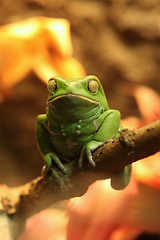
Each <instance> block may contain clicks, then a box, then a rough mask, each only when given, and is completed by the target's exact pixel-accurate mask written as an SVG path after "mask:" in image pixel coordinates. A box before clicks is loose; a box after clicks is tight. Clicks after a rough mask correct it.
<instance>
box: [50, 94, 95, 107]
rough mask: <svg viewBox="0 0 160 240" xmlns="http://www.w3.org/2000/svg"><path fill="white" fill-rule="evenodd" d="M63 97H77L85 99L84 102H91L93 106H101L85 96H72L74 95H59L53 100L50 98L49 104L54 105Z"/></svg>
mask: <svg viewBox="0 0 160 240" xmlns="http://www.w3.org/2000/svg"><path fill="white" fill-rule="evenodd" d="M63 97H77V98H81V99H83V100H86V101H88V102H91V103H93V104H95V105H99V102H98V101H96V100H93V99H91V98H88V97H84V96H82V95H78V94H77V95H76V94H72V93H69V94H62V95H59V96H57V97H54V98H51V99H49V98H48V100H47V102H48V103H53V102H54V101H56V100H58V99H60V98H63Z"/></svg>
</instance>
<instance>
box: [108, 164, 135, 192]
mask: <svg viewBox="0 0 160 240" xmlns="http://www.w3.org/2000/svg"><path fill="white" fill-rule="evenodd" d="M131 168H132V167H131V165H128V166H126V167H125V168H123V169H121V170H119V171H117V172H115V173H112V175H111V186H112V187H113V188H114V189H116V190H121V189H124V188H125V187H126V186H127V185H128V184H129V181H130V177H131Z"/></svg>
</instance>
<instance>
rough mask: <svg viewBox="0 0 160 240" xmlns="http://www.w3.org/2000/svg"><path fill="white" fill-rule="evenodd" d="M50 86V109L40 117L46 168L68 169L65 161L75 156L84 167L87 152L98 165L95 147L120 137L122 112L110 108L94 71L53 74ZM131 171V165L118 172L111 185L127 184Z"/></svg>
mask: <svg viewBox="0 0 160 240" xmlns="http://www.w3.org/2000/svg"><path fill="white" fill-rule="evenodd" d="M52 83H53V86H54V87H52ZM55 83H56V84H55ZM52 88H53V89H52ZM48 89H49V92H50V94H49V97H48V100H47V112H46V114H41V115H39V116H38V117H37V142H38V145H39V149H40V151H41V153H42V155H43V158H44V161H45V164H46V167H45V172H47V171H48V170H49V169H52V168H53V167H54V164H56V165H57V166H58V168H59V169H60V170H61V171H62V172H63V173H65V172H66V170H65V162H70V161H72V160H75V159H77V160H78V162H79V167H81V166H82V163H83V159H84V156H85V155H86V156H87V159H88V161H89V163H90V164H91V165H92V166H93V167H95V162H94V161H93V159H92V151H93V150H95V149H96V148H98V147H99V146H101V145H102V144H104V143H105V142H107V141H109V140H111V139H113V138H117V137H119V129H120V128H121V125H120V112H119V111H117V110H112V109H109V107H108V103H107V100H106V97H105V93H104V91H103V88H102V85H101V83H100V81H99V79H98V78H97V77H96V76H93V75H89V76H86V77H84V78H81V79H64V78H62V77H54V78H51V79H50V80H49V82H48ZM130 173H131V167H130V166H127V167H125V168H124V169H122V170H120V171H118V172H116V173H115V174H113V175H112V176H111V185H112V186H113V187H114V188H116V189H122V188H124V187H125V186H126V185H127V184H128V182H129V179H130Z"/></svg>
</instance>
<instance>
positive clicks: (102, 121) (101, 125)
mask: <svg viewBox="0 0 160 240" xmlns="http://www.w3.org/2000/svg"><path fill="white" fill-rule="evenodd" d="M93 125H95V126H96V128H97V132H96V133H95V136H94V138H93V140H92V141H90V142H88V143H86V144H85V145H84V146H83V148H82V151H81V155H80V158H79V166H80V167H81V166H82V161H83V158H84V154H85V153H86V156H87V158H88V161H89V162H90V163H91V165H92V166H93V167H95V162H94V161H93V159H92V152H93V151H94V150H95V149H97V148H98V147H100V146H101V145H103V144H104V143H105V142H107V141H109V140H110V139H112V138H114V137H115V136H116V134H117V132H118V129H119V127H120V112H119V111H117V110H107V111H105V112H104V113H103V114H101V116H100V118H98V119H96V120H94V122H93Z"/></svg>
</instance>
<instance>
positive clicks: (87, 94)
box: [47, 75, 108, 117]
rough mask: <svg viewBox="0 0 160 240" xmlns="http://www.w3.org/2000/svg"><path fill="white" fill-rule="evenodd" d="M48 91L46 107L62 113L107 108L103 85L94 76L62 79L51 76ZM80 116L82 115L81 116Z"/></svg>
mask: <svg viewBox="0 0 160 240" xmlns="http://www.w3.org/2000/svg"><path fill="white" fill-rule="evenodd" d="M47 88H48V91H49V97H48V101H47V103H48V107H50V108H52V109H53V110H54V111H56V112H57V113H56V115H57V114H60V113H59V112H62V111H65V113H64V114H70V115H71V116H73V115H75V114H76V115H78V114H79V115H83V116H84V117H85V115H87V114H88V115H87V116H88V117H89V116H90V115H91V114H92V115H93V114H95V112H96V111H97V109H98V110H99V111H104V110H106V109H108V104H107V100H106V97H105V93H104V91H103V87H102V85H101V83H100V81H99V79H98V78H97V77H96V76H93V75H89V76H86V77H84V78H81V79H80V78H76V79H64V78H62V77H52V78H50V79H49V81H48V85H47ZM94 110H95V111H94ZM81 117H82V116H81Z"/></svg>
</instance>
